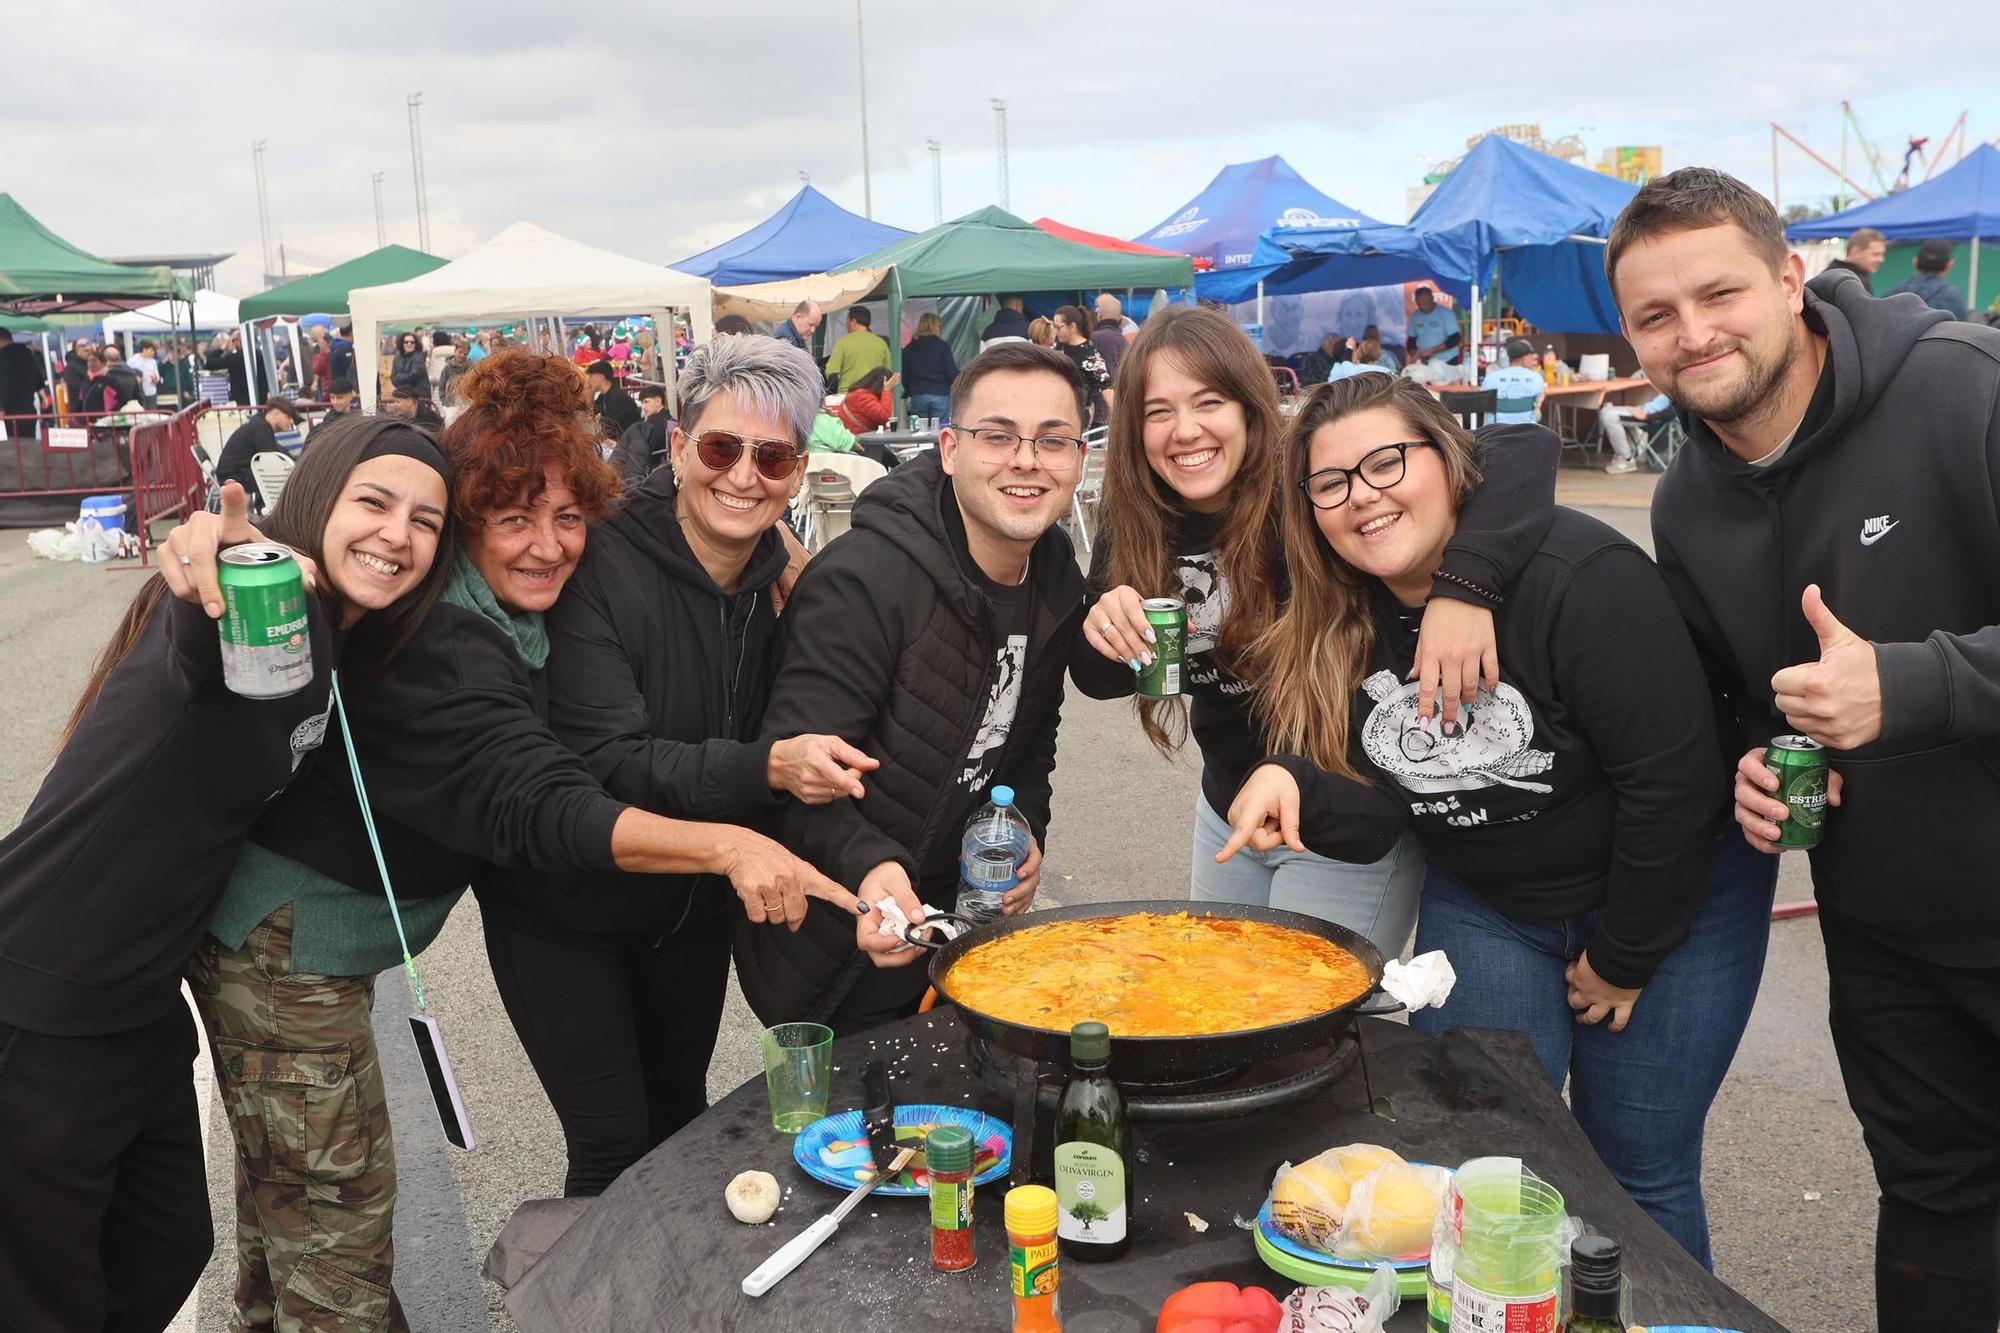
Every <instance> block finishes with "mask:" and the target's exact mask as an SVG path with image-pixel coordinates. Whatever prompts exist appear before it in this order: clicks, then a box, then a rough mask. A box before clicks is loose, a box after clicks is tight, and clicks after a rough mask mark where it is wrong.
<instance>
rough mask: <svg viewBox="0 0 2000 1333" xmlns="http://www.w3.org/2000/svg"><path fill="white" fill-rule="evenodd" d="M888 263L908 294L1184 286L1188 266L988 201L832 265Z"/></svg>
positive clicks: (1187, 280) (1173, 257) (1190, 274)
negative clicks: (1085, 241)
mask: <svg viewBox="0 0 2000 1333" xmlns="http://www.w3.org/2000/svg"><path fill="white" fill-rule="evenodd" d="M891 265H894V266H895V267H896V269H897V270H898V275H899V278H900V282H901V287H902V293H903V295H904V296H915V297H922V296H984V295H991V294H993V293H996V292H1055V291H1082V290H1084V289H1086V288H1093V287H1185V286H1187V285H1188V284H1189V283H1191V282H1192V281H1193V278H1194V274H1193V268H1192V266H1191V265H1190V263H1189V262H1188V260H1187V259H1185V258H1183V257H1181V256H1179V255H1128V254H1118V253H1116V252H1114V251H1110V250H1099V249H1096V248H1095V247H1092V246H1088V245H1079V244H1077V243H1076V242H1074V241H1065V240H1062V239H1060V238H1059V237H1055V236H1051V235H1050V234H1049V233H1048V232H1045V231H1043V230H1042V229H1041V228H1039V227H1035V226H1031V225H1030V224H1029V223H1027V222H1025V221H1023V220H1022V219H1020V218H1017V217H1015V216H1014V215H1013V214H1012V213H1009V212H1007V211H1006V210H1005V209H1003V208H995V207H990V206H989V207H986V208H981V209H976V210H974V211H973V212H970V213H967V214H966V215H965V216H964V217H962V218H954V219H953V220H952V221H950V222H946V223H943V224H941V225H939V226H936V227H932V228H931V229H930V230H929V231H926V232H919V233H918V234H917V235H915V236H911V237H909V238H907V239H905V240H901V241H897V242H896V243H894V244H893V245H888V246H885V247H883V248H882V249H880V250H877V251H875V252H874V253H873V254H869V255H863V256H862V257H861V258H859V259H857V260H855V261H854V262H853V263H851V264H845V265H842V266H841V268H840V269H839V270H836V271H837V272H845V271H847V270H849V269H858V268H887V267H889V266H891Z"/></svg>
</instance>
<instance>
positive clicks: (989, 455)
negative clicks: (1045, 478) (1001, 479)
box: [959, 426, 1083, 472]
mask: <svg viewBox="0 0 2000 1333" xmlns="http://www.w3.org/2000/svg"><path fill="white" fill-rule="evenodd" d="M959 434H961V435H969V436H971V437H972V442H973V445H974V446H975V447H976V448H977V449H978V451H979V453H980V454H981V455H982V456H984V457H985V458H986V459H987V460H988V461H989V462H995V463H1004V462H1006V461H1007V460H1008V459H1010V458H1012V457H1013V456H1014V454H1015V452H1016V451H1017V450H1019V449H1020V447H1021V441H1022V440H1028V441H1029V442H1030V443H1032V444H1033V445H1034V446H1035V460H1036V461H1037V462H1039V463H1040V464H1041V465H1042V466H1043V467H1045V468H1047V469H1048V470H1049V471H1051V472H1061V471H1063V470H1064V469H1065V468H1068V467H1072V466H1074V465H1075V463H1076V460H1077V458H1078V457H1079V456H1080V454H1081V453H1082V450H1083V441H1082V440H1080V439H1078V438H1077V437H1076V436H1074V435H1022V434H1020V433H1019V432H1018V431H1011V430H993V429H989V428H987V427H985V426H976V427H971V428H969V429H966V430H962V431H960V432H959Z"/></svg>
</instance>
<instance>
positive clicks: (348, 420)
mask: <svg viewBox="0 0 2000 1333" xmlns="http://www.w3.org/2000/svg"><path fill="white" fill-rule="evenodd" d="M398 430H417V431H420V432H421V433H424V434H429V432H428V431H423V430H422V428H421V427H417V426H413V425H411V424H410V423H409V422H408V421H405V420H403V419H402V418H401V417H363V416H347V417H341V418H340V419H339V420H337V421H331V422H328V423H327V424H326V425H323V426H321V427H320V428H319V429H318V430H315V431H314V432H313V433H312V439H311V447H309V448H308V449H307V450H306V451H305V452H304V453H303V454H301V455H299V462H298V466H297V467H295V468H293V469H292V474H291V476H290V477H289V478H287V479H286V481H285V490H284V494H283V496H282V497H281V498H280V499H279V501H278V506H277V508H276V509H274V510H272V511H271V513H270V514H269V515H267V516H266V517H265V518H264V519H263V520H262V522H261V523H260V525H259V531H261V532H262V533H263V534H264V536H265V537H266V538H268V539H269V540H271V541H274V542H282V543H283V544H284V545H286V546H289V547H291V548H292V549H293V550H295V551H300V552H303V553H304V554H306V555H308V556H311V557H312V559H313V562H314V563H315V564H317V565H319V566H320V571H321V573H320V580H319V596H320V600H321V602H322V603H323V604H324V607H325V610H326V613H327V614H328V615H330V616H332V617H333V619H334V621H335V623H338V622H339V620H340V617H341V613H342V610H343V607H342V603H341V598H340V593H339V591H338V590H337V589H336V588H335V587H334V586H333V581H332V580H331V579H329V578H327V577H326V573H325V570H326V558H325V551H324V549H323V548H324V538H325V536H326V524H327V520H328V519H329V518H330V517H332V515H333V509H334V506H335V505H336V504H338V503H339V502H340V496H341V493H342V492H343V491H344V490H346V488H347V479H348V476H349V474H351V473H352V472H353V471H354V469H355V468H356V467H357V466H359V464H360V463H361V460H362V458H363V457H364V456H365V455H366V454H367V452H368V450H369V448H370V447H371V446H372V445H373V444H374V443H375V441H376V440H377V439H379V438H381V437H382V436H383V435H385V434H388V433H389V432H391V431H398ZM447 507H448V508H449V506H447ZM457 542H458V533H457V527H456V524H455V522H454V521H453V519H452V517H451V515H450V514H448V513H447V514H446V516H445V522H444V528H443V530H442V531H440V532H439V534H438V543H437V554H436V556H435V558H433V560H432V561H431V567H430V569H429V570H428V571H427V572H426V573H425V575H424V578H423V581H422V582H420V583H418V584H417V586H416V587H415V588H414V589H413V590H412V591H410V592H408V593H406V594H404V595H403V596H402V597H400V598H398V599H397V601H396V602H395V604H394V605H392V606H390V607H389V608H388V609H387V610H384V611H378V612H374V613H372V614H370V615H367V616H364V617H363V618H362V620H361V621H360V623H359V624H358V625H357V626H356V627H355V630H354V633H353V635H352V636H350V637H349V639H348V642H347V646H346V650H345V653H346V656H348V657H349V659H350V660H353V659H354V658H355V656H356V654H357V653H359V654H360V661H361V662H363V663H365V667H364V670H365V671H366V672H367V674H368V675H369V676H370V677H372V676H373V675H374V674H375V673H376V672H379V671H380V670H381V668H382V667H383V666H385V665H387V664H388V662H389V661H390V660H391V659H392V658H394V657H395V655H396V654H397V653H398V652H401V651H402V649H403V646H404V645H405V644H407V643H408V642H409V641H410V638H411V636H412V635H414V634H415V633H416V632H417V627H418V626H419V625H421V624H422V623H423V621H424V617H425V616H428V615H429V614H430V611H431V607H432V606H433V605H434V604H435V603H436V602H437V599H438V594H439V593H441V592H443V591H444V585H445V581H446V580H447V579H448V578H449V577H450V575H451V565H452V560H453V557H454V554H455V552H456V551H457ZM166 596H167V585H166V582H165V580H163V579H161V577H160V576H159V575H158V574H155V575H153V576H152V577H151V578H149V579H147V580H146V582H145V585H144V586H143V587H141V588H140V589H139V592H138V594H137V595H136V596H134V597H133V598H132V602H131V605H129V606H127V607H126V608H125V613H124V615H122V616H120V617H119V619H118V624H117V626H116V627H115V628H114V629H113V630H112V631H111V638H110V640H109V641H108V642H106V643H105V645H104V649H103V651H101V652H100V653H98V655H97V661H96V663H94V664H93V665H92V667H91V669H90V678H89V679H88V680H86V681H85V682H84V685H83V692H82V693H81V694H79V695H78V696H77V699H76V706H75V707H74V708H72V709H71V710H70V715H69V721H68V722H67V723H65V724H64V725H63V732H62V737H61V739H60V740H58V741H57V742H56V748H57V749H58V750H60V749H61V748H62V747H63V746H64V745H66V744H68V743H69V738H70V736H71V735H72V734H74V733H75V731H76V727H77V724H78V723H79V722H81V721H83V715H84V714H85V713H87V712H89V711H90V706H91V705H92V704H94V703H96V702H97V696H98V695H99V694H101V693H103V691H104V682H105V681H106V680H107V679H109V678H110V676H111V673H112V672H113V671H114V670H116V669H117V667H118V664H119V663H121V662H123V661H124V660H125V659H126V658H127V657H128V656H130V655H131V653H132V649H133V648H135V647H136V646H137V645H138V643H139V640H140V638H141V637H142V636H143V635H144V634H145V632H146V626H147V625H148V624H149V623H150V622H151V621H152V618H153V613H154V612H155V611H156V610H158V608H159V605H160V602H161V599H162V598H164V597H166Z"/></svg>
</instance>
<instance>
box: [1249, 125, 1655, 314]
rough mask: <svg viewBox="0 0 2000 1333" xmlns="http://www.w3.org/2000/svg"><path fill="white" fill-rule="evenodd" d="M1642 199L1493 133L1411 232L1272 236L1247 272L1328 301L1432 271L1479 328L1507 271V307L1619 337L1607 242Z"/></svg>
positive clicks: (1374, 229)
mask: <svg viewBox="0 0 2000 1333" xmlns="http://www.w3.org/2000/svg"><path fill="white" fill-rule="evenodd" d="M1637 192H1638V191H1637V187H1635V186H1633V185H1630V184H1627V183H1626V182H1624V181H1621V180H1618V179H1617V178H1616V177H1612V176H1606V175H1602V174H1600V173H1598V172H1595V171H1589V170H1586V169H1585V168H1583V167H1577V166H1572V165H1570V164H1569V163H1567V162H1564V161H1562V160H1560V159H1558V158H1554V157H1550V156H1549V155H1548V154H1546V153H1538V152H1536V151H1535V150H1534V149H1532V148H1527V147H1524V146H1523V145H1521V144H1518V143H1515V142H1514V141H1513V140H1512V139H1504V138H1501V137H1500V136H1499V135H1497V134H1489V135H1487V136H1486V137H1485V138H1484V139H1481V140H1480V141H1479V142H1478V143H1477V144H1475V145H1473V148H1472V151H1470V152H1469V153H1467V154H1466V155H1465V157H1464V158H1463V159H1462V160H1461V161H1460V162H1459V164H1458V166H1457V167H1456V168H1454V169H1453V171H1452V173H1451V174H1450V175H1449V176H1446V177H1445V178H1444V181H1443V182H1442V183H1441V184H1439V186H1438V187H1437V190H1436V191H1435V192H1434V193H1433V194H1432V195H1431V197H1430V198H1429V199H1427V200H1425V201H1424V204H1423V207H1421V208H1419V209H1418V210H1417V213H1416V216H1415V217H1413V218H1411V219H1410V222H1409V225H1408V226H1403V227H1392V226H1386V225H1383V224H1379V223H1378V224H1376V225H1374V226H1369V227H1359V228H1349V227H1332V228H1322V227H1306V228H1293V229H1281V228H1273V229H1272V230H1270V231H1268V232H1266V233H1264V235H1263V236H1262V237H1261V238H1260V242H1262V243H1263V244H1260V247H1259V249H1258V250H1257V251H1256V252H1255V253H1254V255H1253V263H1252V264H1251V265H1249V266H1247V269H1248V270H1254V269H1256V268H1260V267H1262V268H1265V270H1266V271H1265V273H1264V282H1265V286H1266V290H1267V291H1286V290H1291V291H1330V290H1336V289H1338V288H1340V287H1342V286H1356V287H1358V286H1363V285H1373V284H1375V283H1381V282H1393V281H1399V280H1408V278H1409V277H1411V276H1414V275H1419V274H1424V273H1427V274H1429V275H1430V276H1431V277H1432V278H1434V279H1435V280H1436V281H1437V283H1438V285H1439V286H1440V287H1442V288H1443V289H1444V290H1445V291H1447V292H1448V293H1450V294H1451V295H1452V296H1453V297H1454V298H1455V299H1459V300H1466V299H1469V300H1470V301H1471V303H1472V317H1473V327H1474V329H1475V330H1476V329H1477V328H1478V327H1479V319H1480V312H1479V294H1480V290H1481V289H1482V288H1489V287H1491V286H1492V285H1493V281H1494V277H1495V274H1496V270H1502V269H1504V272H1505V275H1506V282H1507V295H1508V297H1509V299H1510V300H1511V301H1512V302H1513V304H1514V306H1515V308H1516V309H1518V310H1520V312H1521V313H1522V314H1523V315H1525V316H1527V317H1528V319H1529V320H1531V321H1532V322H1533V323H1534V324H1535V325H1537V326H1538V327H1540V328H1544V329H1550V330H1555V331H1561V332H1573V333H1616V332H1617V331H1618V308H1617V305H1616V303H1615V302H1613V300H1612V299H1611V284H1610V283H1609V282H1608V281H1606V279H1605V276H1604V238H1605V237H1607V236H1609V235H1610V233H1611V224H1612V222H1613V221H1614V220H1616V218H1617V216H1618V214H1619V211H1620V210H1621V209H1623V208H1624V207H1625V205H1626V204H1627V203H1628V202H1629V201H1630V200H1631V198H1632V196H1633V195H1634V194H1636V193H1637ZM1502 256H1505V258H1504V260H1503V259H1502ZM1281 258H1282V259H1284V260H1285V261H1286V262H1283V263H1280V262H1279V261H1280V259H1281ZM1371 264H1377V265H1381V267H1375V268H1370V267H1368V266H1369V265H1371ZM1377 275H1379V276H1377ZM1243 276H1245V277H1247V276H1250V273H1249V272H1248V271H1246V273H1245V274H1244V275H1243Z"/></svg>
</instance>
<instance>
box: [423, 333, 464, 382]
mask: <svg viewBox="0 0 2000 1333" xmlns="http://www.w3.org/2000/svg"><path fill="white" fill-rule="evenodd" d="M464 341H465V340H464V339H462V338H456V339H455V338H453V337H452V336H451V334H450V333H448V332H446V331H445V330H443V329H433V330H431V347H430V352H429V354H428V355H427V356H426V357H425V364H424V368H425V369H426V370H427V371H428V372H429V373H430V377H431V383H432V384H436V385H437V386H438V389H437V396H438V397H439V398H440V399H442V398H443V397H444V385H443V384H442V383H440V380H441V378H442V376H443V375H444V368H445V363H446V362H448V361H450V360H451V358H452V352H453V350H454V349H455V348H456V347H457V346H458V345H459V344H460V343H462V342H464Z"/></svg>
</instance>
